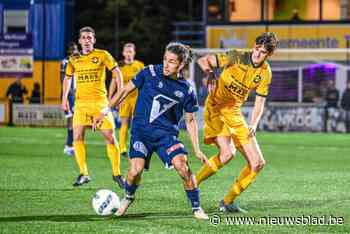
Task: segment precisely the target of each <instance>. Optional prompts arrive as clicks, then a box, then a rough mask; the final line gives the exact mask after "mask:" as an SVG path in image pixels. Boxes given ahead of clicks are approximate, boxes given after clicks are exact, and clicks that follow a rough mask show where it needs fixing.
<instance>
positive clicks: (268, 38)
mask: <svg viewBox="0 0 350 234" xmlns="http://www.w3.org/2000/svg"><path fill="white" fill-rule="evenodd" d="M255 44H257V45H263V46H264V47H265V49H266V50H267V51H268V52H269V54H271V53H273V51H274V50H275V49H276V48H277V45H278V39H277V36H276V34H274V33H273V32H264V33H263V34H261V35H260V36H258V37H257V38H256V39H255Z"/></svg>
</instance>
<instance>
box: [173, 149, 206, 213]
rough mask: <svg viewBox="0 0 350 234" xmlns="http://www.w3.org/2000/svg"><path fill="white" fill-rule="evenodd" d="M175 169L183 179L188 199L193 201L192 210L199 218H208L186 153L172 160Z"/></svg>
mask: <svg viewBox="0 0 350 234" xmlns="http://www.w3.org/2000/svg"><path fill="white" fill-rule="evenodd" d="M171 163H172V165H173V166H174V168H175V170H176V171H177V173H178V174H179V176H180V177H181V178H182V180H183V186H184V189H185V192H186V195H187V198H188V200H190V202H191V206H192V212H193V214H194V216H195V218H197V219H208V215H207V214H206V213H205V212H204V211H203V209H202V208H201V207H200V199H199V192H200V190H199V188H198V187H197V184H196V180H195V177H194V175H193V174H192V171H191V169H190V167H189V165H188V163H187V157H186V155H185V154H178V155H176V156H175V157H173V158H172V161H171Z"/></svg>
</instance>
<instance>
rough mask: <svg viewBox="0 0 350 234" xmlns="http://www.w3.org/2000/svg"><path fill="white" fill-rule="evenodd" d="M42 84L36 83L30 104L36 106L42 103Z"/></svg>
mask: <svg viewBox="0 0 350 234" xmlns="http://www.w3.org/2000/svg"><path fill="white" fill-rule="evenodd" d="M40 99H41V93H40V84H39V83H38V82H35V83H34V86H33V90H32V95H31V96H30V98H29V103H32V104H35V103H37V104H38V103H40V102H41V100H40Z"/></svg>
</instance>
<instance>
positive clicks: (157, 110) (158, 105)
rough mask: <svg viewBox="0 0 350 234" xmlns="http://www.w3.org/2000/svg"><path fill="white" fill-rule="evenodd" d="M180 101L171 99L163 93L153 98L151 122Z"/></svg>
mask: <svg viewBox="0 0 350 234" xmlns="http://www.w3.org/2000/svg"><path fill="white" fill-rule="evenodd" d="M177 103H178V101H176V100H174V99H171V98H169V97H167V96H165V95H163V94H159V95H157V96H155V97H154V98H153V102H152V109H151V114H150V118H149V122H150V123H152V122H153V121H154V120H155V119H156V118H158V117H159V116H161V115H162V114H163V113H165V112H166V111H167V110H169V109H170V108H172V107H173V106H174V105H176V104H177Z"/></svg>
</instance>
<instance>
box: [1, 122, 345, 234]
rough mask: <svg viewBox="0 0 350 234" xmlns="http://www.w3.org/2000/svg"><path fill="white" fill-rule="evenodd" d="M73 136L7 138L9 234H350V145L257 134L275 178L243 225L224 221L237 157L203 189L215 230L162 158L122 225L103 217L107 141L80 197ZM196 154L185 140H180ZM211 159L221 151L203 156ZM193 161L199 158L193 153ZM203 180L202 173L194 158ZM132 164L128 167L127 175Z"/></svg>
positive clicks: (95, 155) (92, 146)
mask: <svg viewBox="0 0 350 234" xmlns="http://www.w3.org/2000/svg"><path fill="white" fill-rule="evenodd" d="M64 139H65V129H40V128H6V127H2V128H0V172H1V173H0V233H75V232H84V233H122V232H124V233H218V232H219V233H222V232H231V233H233V232H239V233H310V232H315V233H342V232H343V233H349V232H350V194H349V192H350V183H349V181H350V179H349V178H350V170H349V165H350V147H349V145H350V137H349V136H348V135H336V134H308V133H258V140H259V142H260V145H261V148H262V151H263V153H264V155H265V159H266V161H267V166H266V168H265V169H264V170H263V171H262V173H261V174H260V175H258V177H257V180H256V182H255V183H253V184H252V185H251V186H250V187H249V189H248V190H247V191H246V192H244V193H243V194H242V196H241V197H240V199H239V201H240V205H241V206H242V207H243V208H246V209H248V210H249V213H248V214H244V215H241V214H240V215H237V214H234V215H227V214H220V213H219V212H218V211H217V206H218V202H219V200H220V199H222V197H223V196H224V194H225V193H226V191H227V190H228V188H229V187H230V185H231V183H232V182H233V180H234V178H235V176H237V175H238V173H239V171H240V169H241V168H242V167H243V165H244V160H243V158H242V156H241V155H238V156H237V157H236V158H235V159H234V160H233V161H231V162H230V163H229V164H228V165H227V166H226V167H224V168H223V169H222V170H221V171H220V172H219V173H218V174H217V175H215V176H213V177H212V178H210V179H209V180H207V181H205V182H204V183H202V185H201V187H200V188H201V202H202V207H203V208H204V209H205V210H206V211H207V212H208V213H209V214H210V216H213V215H214V214H220V215H221V217H222V218H223V219H222V221H221V223H220V224H219V225H217V226H216V227H215V226H213V225H211V224H210V223H209V222H207V221H197V220H195V219H194V218H193V217H192V214H191V211H190V204H189V202H188V201H187V198H186V195H185V192H184V191H183V188H182V184H181V180H180V178H179V177H178V176H177V174H176V173H175V171H168V170H166V169H164V168H163V166H162V164H161V163H160V160H159V159H158V158H157V156H156V155H153V159H152V163H151V170H150V171H149V172H145V173H144V176H143V180H142V186H141V187H140V188H139V190H138V192H137V194H136V195H137V198H136V201H135V203H134V204H133V205H132V207H131V208H130V209H129V211H128V213H127V215H126V216H125V217H122V218H111V217H107V218H106V217H99V216H97V215H95V213H94V211H93V209H92V207H91V198H92V196H93V195H94V193H95V192H96V191H97V190H98V189H101V188H108V189H113V190H114V191H115V192H116V193H117V194H118V195H119V196H120V197H121V196H122V194H123V193H122V191H121V190H120V189H119V188H117V186H116V185H114V184H113V182H112V178H111V168H110V162H109V160H108V158H107V156H106V153H105V146H104V142H103V140H102V137H101V136H100V134H97V133H92V132H90V131H89V132H88V134H87V137H86V139H87V153H88V167H89V172H90V175H91V177H92V181H91V182H90V183H89V184H87V185H85V186H83V187H81V188H73V187H72V183H73V182H74V179H75V178H76V176H77V175H78V172H77V167H76V164H75V160H74V158H71V157H68V156H65V155H63V153H62V150H63V143H64ZM181 139H183V140H184V142H185V144H186V146H187V147H188V149H191V148H190V147H191V146H190V143H189V140H188V138H187V135H186V134H185V133H181ZM203 151H204V152H205V153H206V154H207V155H208V157H210V156H212V155H213V154H215V153H216V149H215V148H214V147H211V146H203ZM190 152H191V150H190ZM189 158H190V165H191V168H192V170H193V171H194V172H196V171H197V170H198V169H199V168H200V163H199V162H198V160H196V159H195V157H194V156H193V154H192V152H191V154H190V157H189ZM126 170H127V160H126V159H125V158H122V172H123V173H125V172H126ZM302 215H304V216H309V215H311V216H313V217H320V216H323V215H325V216H327V217H328V216H330V215H332V216H337V217H343V218H344V222H345V223H344V224H343V225H323V226H322V225H226V224H225V221H224V219H225V217H227V216H232V217H256V218H259V217H266V216H270V217H274V216H276V217H277V216H284V217H286V216H292V217H298V216H302Z"/></svg>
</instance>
